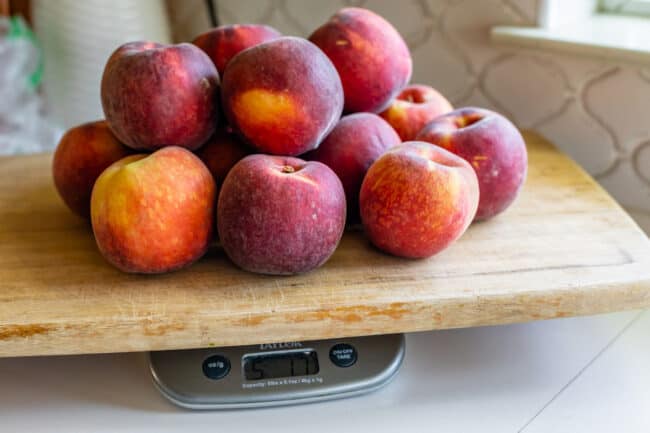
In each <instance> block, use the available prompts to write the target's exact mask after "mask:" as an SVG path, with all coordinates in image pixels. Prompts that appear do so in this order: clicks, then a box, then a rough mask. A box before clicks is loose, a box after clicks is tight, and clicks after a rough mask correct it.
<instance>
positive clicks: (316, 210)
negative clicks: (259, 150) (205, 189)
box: [217, 155, 346, 275]
mask: <svg viewBox="0 0 650 433" xmlns="http://www.w3.org/2000/svg"><path fill="white" fill-rule="evenodd" d="M345 207H346V205H345V192H344V191H343V186H342V185H341V181H340V180H339V179H338V177H336V174H335V173H334V172H333V171H332V170H331V169H330V168H329V167H327V166H326V165H325V164H321V163H320V162H316V161H309V162H306V161H303V160H302V159H298V158H292V157H281V156H270V155H250V156H247V157H246V158H244V159H242V160H241V161H239V162H238V163H237V164H235V166H234V167H233V168H232V170H230V173H228V176H226V180H225V181H224V183H223V187H222V189H221V193H220V194H219V201H218V203H217V227H218V230H219V238H220V239H221V243H222V245H223V248H224V250H225V251H226V254H227V255H228V257H230V259H231V260H232V261H233V262H234V263H235V264H236V265H237V266H239V267H240V268H242V269H244V270H247V271H250V272H257V273H262V274H272V275H289V274H296V273H302V272H307V271H310V270H312V269H314V268H317V267H318V266H320V265H322V264H323V263H325V261H327V259H328V258H329V257H330V256H331V255H332V253H333V252H334V250H335V249H336V247H337V245H338V243H339V241H340V239H341V236H342V235H343V229H344V228H345Z"/></svg>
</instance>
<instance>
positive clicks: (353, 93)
mask: <svg viewBox="0 0 650 433" xmlns="http://www.w3.org/2000/svg"><path fill="white" fill-rule="evenodd" d="M309 40H310V41H312V42H313V43H315V44H316V45H317V46H318V47H319V48H320V49H321V50H323V52H324V53H325V54H326V55H327V57H329V58H330V60H331V61H332V63H334V66H335V67H336V70H337V71H338V72H339V75H340V76H341V81H342V82H343V90H344V93H345V111H346V112H347V113H353V112H357V111H370V112H373V113H379V112H381V111H383V110H384V109H386V107H388V105H389V104H390V101H391V100H392V99H393V98H394V97H395V96H396V95H397V94H398V93H399V91H400V90H402V88H403V87H404V86H405V85H406V84H407V83H408V82H409V80H410V78H411V73H412V69H413V65H412V63H413V62H412V60H411V53H410V52H409V49H408V47H407V46H406V43H405V42H404V39H402V37H401V36H400V35H399V33H398V32H397V30H395V28H394V27H393V26H392V25H391V24H390V23H389V22H388V21H386V20H385V19H383V18H382V17H380V16H379V15H377V14H375V13H374V12H371V11H369V10H367V9H362V8H354V7H351V8H343V9H341V10H339V11H338V12H337V13H336V14H334V16H332V17H331V18H330V20H329V21H328V22H326V23H325V24H323V25H322V26H321V27H319V28H318V29H316V31H314V33H312V34H311V36H309Z"/></svg>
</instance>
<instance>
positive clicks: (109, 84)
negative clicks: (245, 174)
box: [101, 42, 219, 150]
mask: <svg viewBox="0 0 650 433" xmlns="http://www.w3.org/2000/svg"><path fill="white" fill-rule="evenodd" d="M101 99H102V107H103V108H104V114H105V116H106V121H107V122H108V125H109V126H110V128H111V130H112V131H113V133H114V134H115V135H116V136H117V138H118V139H120V141H122V142H123V143H124V144H126V145H127V146H129V147H132V148H134V149H139V150H156V149H158V148H160V147H164V146H181V147H185V148H188V149H190V150H194V149H197V148H198V147H199V146H201V145H202V144H203V143H205V141H206V140H207V139H208V138H210V136H211V135H212V133H213V132H214V131H215V128H216V125H217V120H218V115H219V74H218V73H217V69H216V68H215V66H214V64H213V63H212V61H211V60H210V58H209V57H208V56H207V54H205V53H204V52H203V51H201V50H200V49H199V48H197V47H196V46H194V45H192V44H178V45H161V44H157V43H153V42H131V43H127V44H124V45H122V46H121V47H119V48H118V49H117V50H116V51H115V52H114V53H113V54H112V55H111V57H110V58H109V59H108V62H107V63H106V67H105V68H104V74H103V76H102V83H101Z"/></svg>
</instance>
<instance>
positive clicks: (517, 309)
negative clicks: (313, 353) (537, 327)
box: [0, 133, 650, 356]
mask: <svg viewBox="0 0 650 433" xmlns="http://www.w3.org/2000/svg"><path fill="white" fill-rule="evenodd" d="M526 139H527V142H528V149H529V158H530V169H529V176H528V180H527V182H526V185H525V188H524V190H523V192H522V194H521V195H520V197H519V198H518V200H517V201H516V203H515V204H514V205H513V206H512V207H511V208H510V209H509V210H508V211H506V212H505V213H503V214H502V215H500V216H498V217H497V218H495V219H493V220H491V221H488V222H484V223H479V224H474V225H473V226H472V227H470V229H469V230H468V232H467V233H466V234H465V235H464V236H463V237H462V238H461V239H460V241H458V242H457V243H456V244H454V245H453V246H452V247H450V248H449V249H447V250H445V251H444V252H442V253H441V254H439V255H437V256H435V257H433V258H430V259H427V260H416V261H413V260H404V259H399V258H395V257H390V256H388V255H385V254H382V253H381V252H379V251H377V250H375V249H374V248H372V247H371V246H370V245H369V244H368V242H367V241H366V239H365V238H364V237H363V235H362V234H361V233H347V234H346V235H345V236H344V238H343V241H342V243H341V245H340V246H339V248H338V250H337V251H336V253H335V254H334V256H333V257H332V258H331V259H330V261H329V262H327V264H326V265H325V266H323V267H322V268H320V269H318V270H316V271H313V272H310V273H308V274H305V275H300V276H294V277H267V276H260V275H254V274H250V273H246V272H243V271H240V270H238V269H237V268H235V267H234V266H233V265H232V264H231V263H230V262H229V261H228V259H227V258H226V257H225V256H224V253H223V252H222V251H221V250H220V249H219V248H217V247H215V248H213V249H212V250H211V251H210V252H209V253H208V254H207V256H206V257H204V258H203V259H202V260H201V261H200V262H198V263H197V264H195V265H194V266H192V267H190V268H188V269H186V270H183V271H179V272H176V273H172V274H168V275H160V276H137V275H127V274H123V273H121V272H120V271H118V270H116V269H114V268H112V267H111V266H110V265H108V264H107V263H106V262H105V261H104V260H103V258H102V257H101V256H100V254H99V252H98V251H97V248H96V246H95V243H94V240H93V236H92V232H91V229H90V227H89V225H88V223H86V222H85V221H83V220H81V219H79V218H77V217H75V216H74V215H73V214H72V213H70V212H69V211H68V210H67V209H66V208H65V207H64V205H63V203H62V202H61V200H60V199H59V197H58V196H57V195H56V193H55V190H54V188H53V185H52V181H51V173H50V161H51V155H49V154H44V155H34V156H20V157H11V158H0V356H19V355H48V354H73V353H98V352H120V351H145V350H159V349H180V348H195V347H210V346H228V345H240V344H254V343H262V342H277V341H293V340H308V339H319V338H331V337H342V336H357V335H370V334H382V333H393V332H406V331H423V330H431V329H443V328H452V327H468V326H481V325H493V324H499V323H511V322H523V321H530V320H538V319H548V318H554V317H567V316H575V315H583V314H594V313H602V312H608V311H615V310H624V309H632V308H641V307H647V306H650V245H649V242H648V238H647V237H646V236H645V234H644V233H643V232H642V231H641V230H640V229H639V228H638V227H637V225H636V224H635V223H634V222H633V221H632V220H631V219H630V217H629V216H628V215H627V214H626V213H625V212H624V211H623V210H622V209H621V208H620V207H619V206H618V205H617V204H616V202H615V201H614V200H612V198H610V196H609V195H607V193H606V192H604V191H603V190H602V189H601V188H600V186H598V185H597V184H596V183H595V182H594V181H593V180H592V179H591V178H590V177H589V176H588V175H587V174H586V173H585V172H584V171H583V170H582V169H581V168H579V167H578V166H577V165H576V164H575V163H573V162H572V161H571V160H570V159H568V158H567V157H565V156H564V155H562V154H561V153H560V152H558V151H557V150H556V149H555V147H553V146H552V145H550V144H549V143H547V142H546V141H544V140H543V139H542V138H541V137H539V136H537V135H534V134H531V133H528V134H526Z"/></svg>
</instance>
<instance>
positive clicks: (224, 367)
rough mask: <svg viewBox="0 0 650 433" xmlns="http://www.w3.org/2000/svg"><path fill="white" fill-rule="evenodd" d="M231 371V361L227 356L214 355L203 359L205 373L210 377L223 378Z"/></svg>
mask: <svg viewBox="0 0 650 433" xmlns="http://www.w3.org/2000/svg"><path fill="white" fill-rule="evenodd" d="M229 372H230V361H229V360H228V358H226V357H225V356H221V355H212V356H210V357H208V358H206V359H205V361H203V374H205V375H206V377H208V378H210V379H214V380H217V379H222V378H224V377H226V376H227V375H228V373H229Z"/></svg>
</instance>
